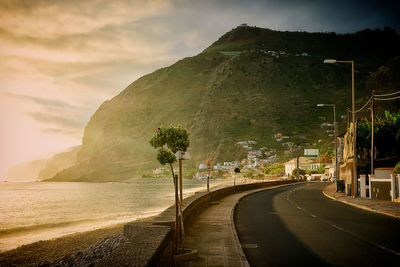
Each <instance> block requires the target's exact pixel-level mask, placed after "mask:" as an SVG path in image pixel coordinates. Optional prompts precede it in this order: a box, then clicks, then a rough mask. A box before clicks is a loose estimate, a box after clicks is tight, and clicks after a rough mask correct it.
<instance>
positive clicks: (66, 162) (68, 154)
mask: <svg viewBox="0 0 400 267" xmlns="http://www.w3.org/2000/svg"><path fill="white" fill-rule="evenodd" d="M79 149H80V146H75V147H71V148H69V149H66V150H65V151H62V152H59V153H57V154H55V155H54V156H52V157H51V158H49V159H48V160H47V161H46V164H45V166H43V168H41V169H40V171H39V173H38V175H37V179H38V180H39V181H41V180H46V179H50V178H52V177H53V176H54V175H56V174H57V173H59V172H60V171H62V170H64V169H66V168H69V167H71V166H72V165H74V164H75V162H76V157H77V155H78V151H79Z"/></svg>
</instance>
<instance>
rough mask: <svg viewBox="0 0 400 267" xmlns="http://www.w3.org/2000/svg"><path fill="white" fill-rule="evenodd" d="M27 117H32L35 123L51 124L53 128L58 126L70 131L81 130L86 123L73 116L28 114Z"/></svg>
mask: <svg viewBox="0 0 400 267" xmlns="http://www.w3.org/2000/svg"><path fill="white" fill-rule="evenodd" d="M28 115H29V116H30V117H32V118H33V119H34V120H36V121H37V122H40V123H43V124H46V125H48V124H51V125H55V126H60V127H62V128H71V129H82V128H83V127H84V126H85V125H86V123H87V121H86V119H85V120H83V119H81V118H75V117H73V116H65V115H64V116H61V115H59V114H47V113H41V112H29V113H28Z"/></svg>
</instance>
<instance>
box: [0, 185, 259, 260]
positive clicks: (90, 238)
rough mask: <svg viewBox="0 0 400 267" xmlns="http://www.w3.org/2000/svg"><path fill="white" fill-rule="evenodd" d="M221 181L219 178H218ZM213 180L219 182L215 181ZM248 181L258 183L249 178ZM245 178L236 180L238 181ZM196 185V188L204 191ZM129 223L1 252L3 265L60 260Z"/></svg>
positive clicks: (212, 188)
mask: <svg viewBox="0 0 400 267" xmlns="http://www.w3.org/2000/svg"><path fill="white" fill-rule="evenodd" d="M217 181H218V180H217ZM213 182H216V181H215V180H214V181H213ZM246 182H247V183H251V182H256V181H250V180H249V179H247V181H246ZM231 183H232V180H231V179H221V180H219V181H218V182H217V183H216V184H215V185H212V183H210V191H214V190H216V189H219V188H222V187H226V186H229V185H231ZM242 183H244V179H240V178H239V179H237V184H242ZM199 189H200V188H197V190H196V191H203V192H204V191H205V188H204V189H203V190H202V189H200V190H199ZM193 194H195V191H193V192H192V191H189V192H187V193H185V194H184V195H185V198H186V197H188V196H190V195H193ZM156 216H158V215H153V216H149V217H145V218H139V219H137V220H133V221H130V222H140V221H150V220H152V219H153V218H154V217H156ZM126 223H129V222H121V223H117V224H113V225H109V226H104V227H101V228H98V229H94V230H89V231H83V232H77V233H72V234H68V235H64V236H60V237H57V238H53V239H49V240H42V241H37V242H34V243H30V244H26V245H22V246H20V247H17V248H14V249H11V250H7V251H3V252H0V266H4V265H5V266H9V265H35V266H37V265H41V264H49V263H52V262H56V261H59V260H61V259H63V258H64V257H67V256H72V255H74V254H76V253H78V252H82V251H84V250H86V249H88V248H89V247H91V246H92V245H95V244H96V243H98V242H100V241H102V240H104V239H105V238H108V237H110V236H113V235H118V234H123V226H124V225H125V224H126Z"/></svg>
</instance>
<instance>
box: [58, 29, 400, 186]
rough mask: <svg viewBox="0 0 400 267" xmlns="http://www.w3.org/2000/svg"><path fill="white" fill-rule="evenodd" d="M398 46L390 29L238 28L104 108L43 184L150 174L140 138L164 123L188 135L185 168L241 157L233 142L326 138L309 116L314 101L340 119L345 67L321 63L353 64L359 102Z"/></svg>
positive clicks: (346, 99)
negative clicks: (72, 158)
mask: <svg viewBox="0 0 400 267" xmlns="http://www.w3.org/2000/svg"><path fill="white" fill-rule="evenodd" d="M377 38H379V40H380V41H377V40H378V39H377ZM398 47H400V36H399V35H397V34H396V33H395V32H394V31H393V30H391V29H385V30H383V31H382V30H376V31H370V30H367V31H362V32H359V33H356V34H346V35H337V34H334V33H305V32H278V31H272V30H268V29H261V28H256V27H238V28H236V29H233V30H232V31H230V32H228V33H226V34H225V35H223V36H222V37H221V38H220V39H219V40H218V41H217V42H215V43H214V44H213V45H211V46H210V47H208V48H207V49H205V50H204V51H203V52H202V53H200V54H199V55H197V56H194V57H189V58H185V59H183V60H180V61H178V62H176V63H175V64H173V65H172V66H170V67H166V68H162V69H159V70H157V71H155V72H153V73H151V74H148V75H146V76H143V77H142V78H140V79H138V80H137V81H135V82H133V83H132V84H131V85H129V86H128V87H127V88H126V89H125V90H124V91H122V92H121V93H120V94H119V95H117V96H116V97H114V98H113V99H112V100H110V101H106V102H104V103H103V104H102V105H101V106H100V107H99V109H98V110H97V111H96V112H95V114H94V115H93V116H92V118H91V119H90V121H89V123H88V125H87V126H86V129H85V134H84V137H83V144H82V147H81V149H80V151H79V153H78V158H77V163H76V164H75V165H74V166H72V167H70V168H68V169H66V170H64V171H62V172H60V173H58V174H57V175H56V176H55V177H54V178H53V180H69V181H116V180H124V179H127V178H131V177H137V175H139V174H141V173H145V172H147V173H148V172H149V170H151V168H154V167H158V163H157V162H156V159H155V151H154V150H153V149H152V148H151V146H150V145H149V143H148V140H149V139H150V137H151V136H152V134H153V132H154V130H155V128H156V127H157V126H159V125H169V124H171V123H172V124H176V123H181V124H182V125H183V126H184V127H186V128H188V130H189V131H190V132H191V140H192V143H191V146H190V149H189V152H190V153H191V155H192V156H193V160H191V161H189V162H185V164H186V166H188V167H190V166H193V167H194V166H196V165H197V164H199V163H201V162H203V161H204V160H205V158H206V157H211V158H213V161H214V162H217V161H229V160H235V159H241V158H243V157H244V155H245V154H244V151H243V150H242V148H241V147H240V146H237V145H235V143H237V142H238V141H243V140H255V141H257V142H258V144H259V145H263V146H270V147H271V146H272V147H277V148H281V147H282V146H281V144H280V143H278V142H276V141H275V140H274V139H273V134H274V133H277V132H281V133H283V134H284V135H289V136H290V137H291V139H290V141H293V142H295V143H296V144H298V145H306V144H307V143H311V144H312V143H314V142H315V140H318V139H323V140H327V134H326V133H325V132H324V131H323V130H321V128H320V127H319V125H320V123H321V121H320V120H318V117H319V116H325V117H329V116H331V114H332V111H331V110H329V109H328V110H317V108H316V104H317V103H336V104H337V108H338V110H339V112H338V114H346V113H345V109H346V108H347V107H349V106H350V103H351V72H350V71H351V70H350V65H348V64H342V65H341V64H337V65H331V64H323V60H324V59H325V58H337V59H344V60H349V59H354V60H355V61H356V94H357V98H358V99H359V101H360V103H361V102H362V101H363V96H365V95H369V94H370V88H368V85H367V81H368V79H370V81H371V78H370V76H371V73H373V72H374V71H376V70H377V69H378V68H379V66H381V65H383V64H385V62H386V61H387V60H389V59H390V58H393V57H394V56H396V55H399V54H400V52H399V49H398ZM393 79H399V78H398V77H393ZM382 90H385V88H383V89H382ZM296 136H297V137H298V138H297V139H296ZM302 136H305V138H304V137H302Z"/></svg>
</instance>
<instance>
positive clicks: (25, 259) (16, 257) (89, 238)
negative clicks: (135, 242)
mask: <svg viewBox="0 0 400 267" xmlns="http://www.w3.org/2000/svg"><path fill="white" fill-rule="evenodd" d="M124 224H125V223H120V224H116V225H112V226H108V227H104V228H100V229H96V230H92V231H86V232H80V233H73V234H69V235H65V236H62V237H59V238H55V239H50V240H44V241H37V242H34V243H31V244H28V245H23V246H20V247H18V248H15V249H12V250H8V251H5V252H1V253H0V266H9V265H35V266H36V265H41V264H46V263H52V262H55V261H58V260H61V259H62V258H64V257H66V256H70V255H73V254H75V253H78V252H80V251H83V250H85V249H87V248H89V247H90V246H92V245H94V244H96V243H97V242H100V241H102V240H103V239H105V238H107V237H110V236H112V235H116V234H122V233H123V225H124Z"/></svg>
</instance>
